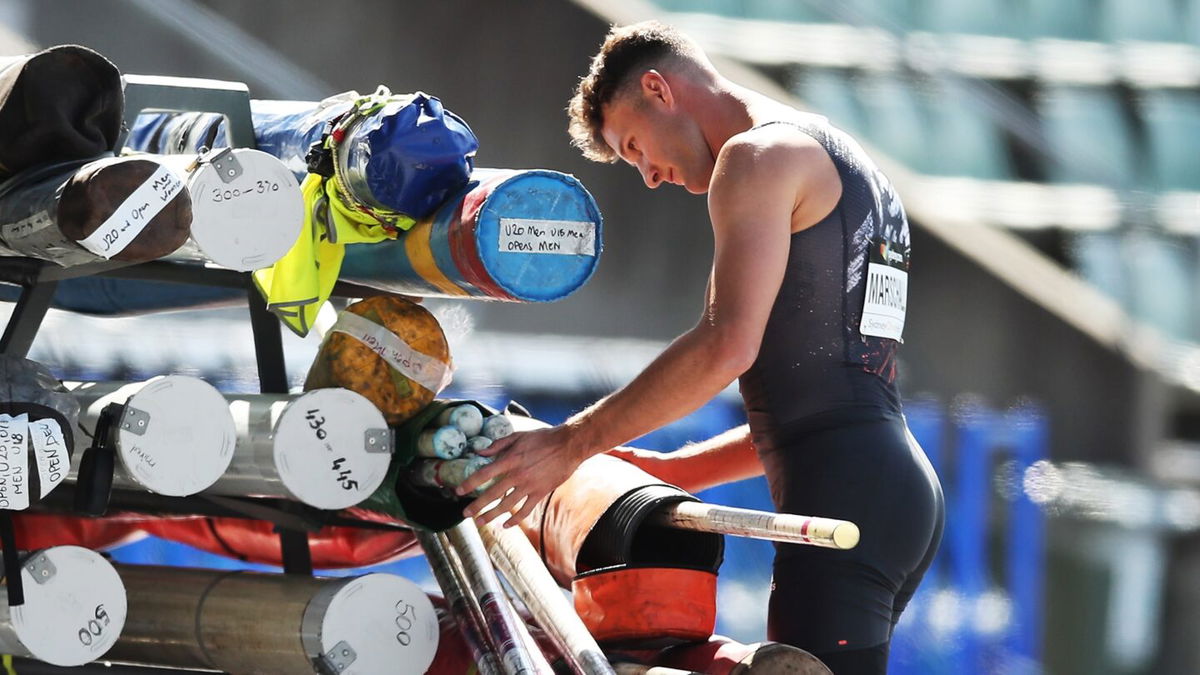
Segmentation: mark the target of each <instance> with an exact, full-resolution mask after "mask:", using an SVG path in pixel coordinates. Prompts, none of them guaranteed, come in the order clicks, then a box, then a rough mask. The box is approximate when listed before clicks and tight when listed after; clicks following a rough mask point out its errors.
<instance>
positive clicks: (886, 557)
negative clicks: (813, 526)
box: [759, 412, 945, 675]
mask: <svg viewBox="0 0 1200 675" xmlns="http://www.w3.org/2000/svg"><path fill="white" fill-rule="evenodd" d="M863 417H864V416H863V415H861V414H857V415H855V416H854V419H853V421H850V422H847V423H837V422H834V423H826V424H824V425H821V426H820V427H819V428H816V429H813V428H811V426H810V427H809V428H806V429H804V430H802V431H793V432H792V433H790V434H779V433H776V434H773V440H772V442H771V443H770V444H767V443H759V454H760V458H761V459H762V463H763V466H764V467H765V469H766V475H767V480H768V483H769V485H770V488H771V498H772V500H773V501H774V502H775V507H776V509H777V510H778V511H779V512H780V513H796V514H801V515H806V516H821V517H827V518H839V519H844V520H849V521H852V522H854V523H856V524H857V525H858V528H859V532H860V534H861V540H860V541H859V544H858V546H856V547H855V548H853V549H851V550H849V551H839V550H835V549H827V548H818V547H813V546H802V545H797V544H777V545H776V554H775V565H774V577H773V580H772V586H771V600H770V606H769V609H768V633H767V635H768V638H769V639H771V640H774V641H776V642H783V643H786V644H791V645H794V646H797V647H800V648H802V649H805V650H807V651H809V652H812V653H813V654H815V655H817V656H818V657H820V658H822V660H824V661H826V663H827V664H828V665H830V667H831V669H832V670H833V671H834V673H836V674H837V675H857V674H858V673H883V672H886V663H887V649H888V645H889V643H890V640H891V636H892V629H893V628H894V627H895V625H896V622H897V621H898V620H899V618H900V613H901V612H903V611H904V607H905V606H906V605H907V604H908V601H909V600H910V599H911V598H912V595H913V593H914V592H915V591H916V589H917V585H918V584H919V583H920V582H921V578H922V576H924V574H925V570H927V569H928V568H929V564H930V563H931V562H932V561H933V556H934V554H935V553H936V552H937V549H938V545H939V543H940V542H941V538H942V527H943V524H944V522H945V507H944V499H943V496H942V488H941V485H940V483H939V482H938V478H937V475H936V474H935V473H934V471H933V467H932V465H930V463H929V460H928V459H927V458H926V457H925V453H924V451H923V450H921V447H920V446H919V445H918V444H917V442H916V439H914V438H913V437H912V434H910V433H909V432H908V427H907V426H906V424H905V421H904V417H903V416H902V415H899V414H895V413H887V412H879V413H877V414H875V413H872V414H871V415H870V416H869V417H868V418H867V419H863ZM764 445H770V447H767V448H764V447H763V446H764ZM835 665H838V666H839V667H834V666H835Z"/></svg>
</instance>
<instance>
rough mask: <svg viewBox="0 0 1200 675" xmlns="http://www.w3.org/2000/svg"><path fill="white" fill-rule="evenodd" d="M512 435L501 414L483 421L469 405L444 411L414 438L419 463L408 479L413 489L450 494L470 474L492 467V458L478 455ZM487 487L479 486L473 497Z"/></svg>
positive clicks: (415, 464)
mask: <svg viewBox="0 0 1200 675" xmlns="http://www.w3.org/2000/svg"><path fill="white" fill-rule="evenodd" d="M512 432H513V425H512V421H511V420H509V419H508V417H506V416H504V415H503V414H499V415H491V416H489V417H486V418H485V417H484V416H483V413H482V412H480V410H479V408H477V407H475V406H473V405H470V404H463V405H456V406H452V407H450V408H446V409H445V410H443V411H442V412H441V414H439V415H438V416H437V417H436V418H434V421H433V424H431V425H430V426H429V427H428V428H426V429H425V430H424V431H422V432H421V434H420V435H419V436H417V455H418V456H419V457H421V458H422V459H418V460H417V461H416V462H415V463H414V464H413V468H412V472H411V473H410V474H409V476H410V479H411V480H412V482H413V483H414V484H416V485H420V486H423V487H431V488H438V489H441V490H443V491H445V492H446V493H450V492H451V491H453V490H454V488H456V487H458V486H459V485H461V484H462V483H463V482H464V481H466V480H467V479H468V478H470V477H471V474H473V473H475V472H476V471H478V470H480V469H482V468H483V467H485V466H487V465H488V464H491V463H492V458H491V457H482V456H480V455H479V454H477V453H479V452H480V451H481V450H485V449H486V448H488V447H489V446H491V444H492V443H493V442H494V441H497V440H500V439H501V438H504V437H505V436H508V435H509V434H511V433H512ZM490 485H491V482H489V483H487V484H484V485H482V486H480V487H479V488H478V489H477V490H475V494H477V495H478V494H479V493H481V492H482V491H483V490H486V489H487V488H488V487H489V486H490Z"/></svg>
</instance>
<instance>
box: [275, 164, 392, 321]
mask: <svg viewBox="0 0 1200 675" xmlns="http://www.w3.org/2000/svg"><path fill="white" fill-rule="evenodd" d="M300 191H301V193H302V194H303V195H304V226H303V227H302V228H301V230H300V237H299V238H298V239H297V240H296V243H295V244H294V245H293V246H292V248H291V250H289V251H288V252H287V254H286V255H284V256H283V257H282V258H280V259H279V261H277V262H276V263H275V264H274V265H272V266H271V267H267V268H264V269H261V270H256V271H255V272H254V282H255V285H257V286H258V290H259V291H260V292H261V293H262V295H263V297H264V298H266V301H267V309H269V310H271V311H272V312H274V313H275V314H277V315H278V316H279V319H280V320H281V321H283V323H284V325H286V326H287V327H288V328H290V329H291V330H292V332H294V333H296V334H297V335H300V336H301V337H303V336H305V335H308V331H309V329H310V328H312V325H313V321H315V320H316V318H317V312H318V311H319V310H320V309H321V305H323V304H325V301H326V300H328V299H329V295H330V294H331V293H332V292H333V286H334V284H335V283H337V280H338V273H339V272H341V269H342V259H343V258H344V257H345V255H346V244H363V243H371V242H377V241H383V240H384V239H394V238H395V237H396V234H395V233H394V232H392V231H389V230H387V229H385V228H384V227H383V226H382V225H381V224H380V223H379V221H378V220H376V219H374V218H372V217H371V216H370V215H367V214H365V213H362V212H360V211H358V210H356V209H354V208H353V207H351V206H350V205H349V204H347V203H346V200H344V199H343V198H342V196H341V194H340V193H339V191H338V188H337V181H334V180H327V179H325V178H324V177H322V176H319V175H316V174H309V175H308V177H307V178H305V179H304V182H303V183H302V184H301V185H300ZM322 198H323V199H324V200H325V203H326V204H328V209H327V213H328V216H327V217H326V218H325V222H318V215H319V214H318V213H316V211H317V210H318V209H317V207H318V202H319V200H321V199H322ZM392 224H394V225H395V226H397V227H399V228H400V229H402V230H407V229H409V228H411V227H412V226H413V224H414V221H413V220H412V219H410V218H404V217H399V218H396V219H395V220H394V221H393V223H392ZM328 228H333V230H334V231H333V233H332V234H333V236H330V233H329V232H328V231H327V230H328Z"/></svg>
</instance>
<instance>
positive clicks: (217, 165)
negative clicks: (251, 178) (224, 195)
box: [206, 148, 245, 185]
mask: <svg viewBox="0 0 1200 675" xmlns="http://www.w3.org/2000/svg"><path fill="white" fill-rule="evenodd" d="M206 161H207V162H208V163H209V164H211V165H212V167H213V168H214V169H216V170H217V177H218V178H220V179H221V182H222V183H225V184H226V185H228V184H229V183H232V182H233V181H235V180H237V179H238V178H239V177H240V176H241V175H242V174H243V173H245V169H243V168H242V163H241V162H239V161H238V159H237V157H235V156H234V154H233V148H223V149H222V150H220V151H218V152H217V153H216V154H215V155H212V156H210V157H208V158H207V159H206Z"/></svg>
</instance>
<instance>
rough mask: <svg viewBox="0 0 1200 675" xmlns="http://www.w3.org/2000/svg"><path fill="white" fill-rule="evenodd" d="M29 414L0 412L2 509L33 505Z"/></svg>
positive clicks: (0, 495) (0, 498)
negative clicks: (29, 450)
mask: <svg viewBox="0 0 1200 675" xmlns="http://www.w3.org/2000/svg"><path fill="white" fill-rule="evenodd" d="M28 446H29V415H26V414H21V415H17V416H16V417H13V416H12V415H0V509H9V510H13V511H20V510H23V509H27V508H29V455H28V454H26V452H25V450H26V448H27V447H28Z"/></svg>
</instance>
